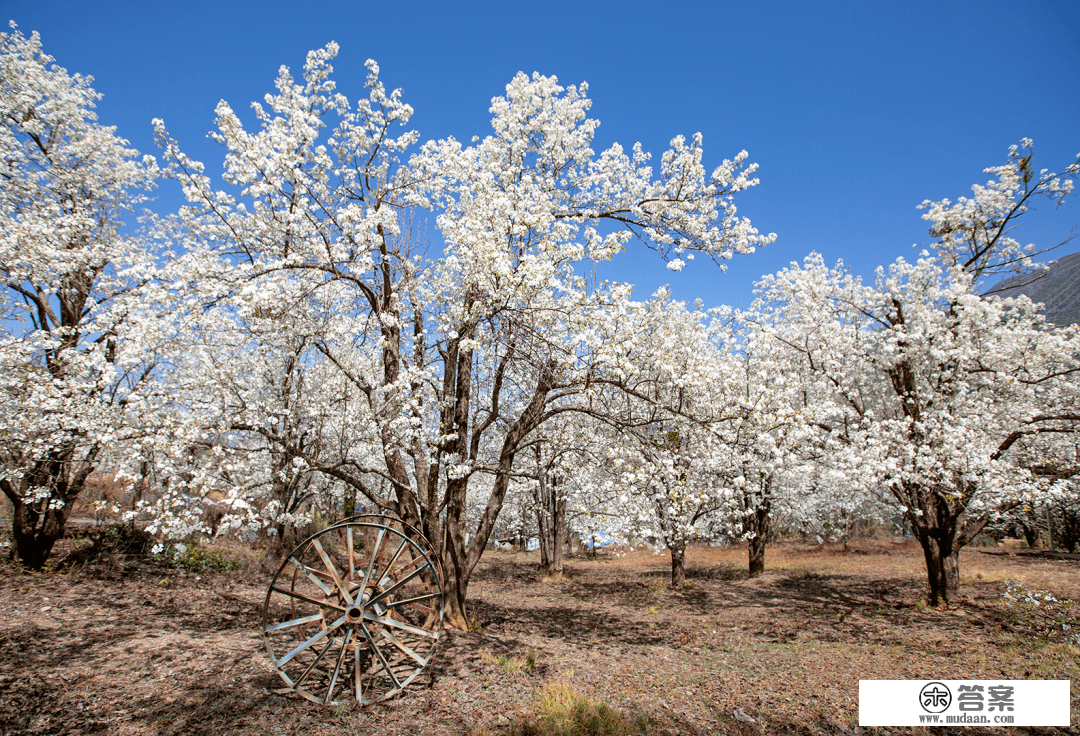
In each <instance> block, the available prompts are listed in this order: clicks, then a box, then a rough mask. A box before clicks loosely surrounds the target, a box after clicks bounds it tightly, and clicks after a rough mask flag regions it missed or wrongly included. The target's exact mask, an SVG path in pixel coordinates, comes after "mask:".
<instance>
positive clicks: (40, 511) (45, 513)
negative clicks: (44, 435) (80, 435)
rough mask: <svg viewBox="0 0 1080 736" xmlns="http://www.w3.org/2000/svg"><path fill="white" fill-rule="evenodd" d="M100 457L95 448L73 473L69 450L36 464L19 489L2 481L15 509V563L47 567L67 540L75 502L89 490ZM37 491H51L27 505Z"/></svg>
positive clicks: (0, 485) (13, 546) (2, 487)
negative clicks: (59, 543)
mask: <svg viewBox="0 0 1080 736" xmlns="http://www.w3.org/2000/svg"><path fill="white" fill-rule="evenodd" d="M97 453H98V449H97V447H91V448H90V449H89V450H88V451H87V453H86V455H85V457H84V458H83V462H82V463H81V465H82V467H81V468H80V469H79V470H78V471H77V472H71V471H70V468H71V465H72V454H73V453H72V452H71V451H70V450H67V451H65V452H64V453H63V454H58V455H56V456H53V457H52V458H50V459H48V460H42V461H40V462H38V463H36V464H35V466H34V467H33V469H32V470H30V471H29V472H28V473H27V474H26V475H25V476H23V478H22V479H21V480H20V481H19V485H18V487H17V488H16V486H15V484H14V483H12V482H11V481H10V480H3V481H0V490H3V492H4V495H5V496H7V497H8V500H9V501H11V506H12V514H11V537H12V541H13V542H14V544H13V545H12V548H11V557H12V559H15V558H16V557H17V558H18V559H19V561H20V562H21V563H22V564H23V565H25V566H26V567H28V568H30V569H31V570H40V569H41V568H42V567H44V566H45V562H46V560H48V559H49V555H50V554H51V553H52V549H53V546H54V545H55V544H56V542H57V541H58V540H59V539H61V538H62V537H63V536H64V530H65V528H66V526H67V521H68V517H69V516H70V515H71V510H72V508H73V507H74V504H75V499H77V498H78V497H79V494H80V493H82V491H83V489H84V488H85V487H86V479H87V478H88V477H89V476H90V471H91V470H92V469H93V467H94V465H93V463H94V460H95V459H96V457H97ZM35 488H48V489H49V493H48V495H47V496H45V497H44V498H39V499H38V500H35V501H33V502H31V503H27V502H26V499H27V498H29V497H31V493H32V491H33V489H35Z"/></svg>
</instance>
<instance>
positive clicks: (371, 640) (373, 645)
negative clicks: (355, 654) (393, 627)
mask: <svg viewBox="0 0 1080 736" xmlns="http://www.w3.org/2000/svg"><path fill="white" fill-rule="evenodd" d="M360 628H361V629H362V630H363V632H364V636H366V637H367V638H368V645H369V646H370V647H371V650H372V651H373V652H375V656H376V657H378V658H379V662H381V663H382V666H383V669H384V670H386V674H388V675H390V679H391V680H393V681H394V687H395V688H398V689H400V688H401V682H399V681H398V679H397V675H395V674H394V671H393V670H392V669H390V664H389V663H388V662H387V661H386V657H384V656H383V653H382V650H381V649H379V645H378V644H376V643H375V637H373V636H372V635H371V632H370V631H369V630H368V627H367V626H364V622H363V621H361V622H360Z"/></svg>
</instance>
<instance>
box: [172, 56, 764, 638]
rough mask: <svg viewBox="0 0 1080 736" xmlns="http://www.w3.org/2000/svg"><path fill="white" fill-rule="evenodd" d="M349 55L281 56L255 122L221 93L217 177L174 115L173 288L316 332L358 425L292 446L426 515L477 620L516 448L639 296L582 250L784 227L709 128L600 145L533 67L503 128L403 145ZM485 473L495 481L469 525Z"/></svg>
mask: <svg viewBox="0 0 1080 736" xmlns="http://www.w3.org/2000/svg"><path fill="white" fill-rule="evenodd" d="M336 51H337V47H336V46H335V45H334V44H331V45H329V46H327V47H326V48H325V49H322V50H319V51H314V52H311V53H310V54H309V55H308V59H307V63H306V65H305V68H304V79H303V81H302V82H301V83H298V82H296V81H295V80H294V79H293V78H292V76H291V75H290V73H289V71H288V70H287V69H286V68H284V67H283V68H282V70H281V72H280V74H279V76H278V79H277V85H276V86H277V92H276V94H273V95H268V96H267V97H266V100H265V103H266V104H265V106H264V105H262V104H256V105H255V106H254V111H255V117H256V119H257V123H258V130H257V131H256V132H249V131H248V130H247V129H246V127H245V125H244V124H243V122H242V121H241V119H240V117H239V116H238V115H237V114H236V113H235V112H234V111H233V110H232V108H231V107H230V106H229V105H228V104H226V103H225V102H222V103H220V104H219V106H218V108H217V126H218V130H217V132H216V133H215V138H216V139H217V140H218V142H219V143H220V144H221V145H222V146H223V148H224V149H225V175H224V176H225V185H224V186H223V187H217V186H215V185H214V184H213V183H212V182H211V179H210V177H209V176H207V175H206V174H205V171H204V168H203V166H202V165H201V164H199V163H197V162H194V161H192V160H190V159H189V158H188V157H186V156H185V155H184V154H183V152H182V151H181V149H180V147H179V146H178V144H177V143H176V142H175V141H172V140H171V139H170V138H169V137H168V133H167V131H166V129H165V127H164V124H163V123H161V122H160V121H159V123H158V131H159V136H160V139H161V141H162V143H163V145H164V147H165V155H166V157H167V159H168V161H169V167H170V168H169V171H170V172H171V175H173V176H175V177H176V178H177V179H179V180H180V182H181V183H182V184H183V187H184V190H185V194H186V196H187V199H188V202H189V204H188V206H187V207H186V208H185V209H184V211H183V212H182V214H181V219H182V222H183V225H184V230H185V242H184V247H183V252H184V253H185V255H184V256H183V258H182V259H181V260H180V261H179V262H178V264H177V268H178V269H180V270H181V271H183V272H184V273H186V274H187V275H188V276H187V278H186V279H184V281H183V284H182V285H177V286H175V288H176V289H178V290H179V291H185V290H187V289H188V288H189V287H191V288H192V291H191V294H192V297H193V298H198V299H201V300H202V302H203V303H204V304H206V305H207V306H208V308H214V309H218V310H219V313H220V315H221V318H222V319H221V323H222V324H228V320H229V318H230V316H231V315H232V314H233V313H236V312H238V311H239V310H242V309H245V308H246V307H245V306H244V305H245V304H249V303H251V302H257V303H259V304H261V305H262V306H263V307H264V308H265V309H266V310H269V311H272V312H273V313H274V314H276V315H277V319H278V320H279V325H280V330H281V331H289V332H291V333H294V334H297V335H300V334H302V335H308V336H310V338H311V340H312V343H311V344H312V345H313V346H314V347H315V349H316V350H317V351H318V355H319V360H321V361H325V362H326V364H327V365H329V366H332V367H333V369H334V370H335V371H336V372H337V374H338V375H339V376H340V379H341V380H342V381H345V382H347V383H348V384H349V385H350V386H351V387H352V389H353V391H354V393H355V396H356V397H357V400H356V401H353V402H351V403H350V404H349V405H348V406H347V407H344V406H343V407H341V413H340V415H339V418H338V419H339V424H338V426H339V427H343V426H346V425H343V424H341V422H348V425H347V426H348V431H349V432H353V433H354V434H353V435H352V436H350V438H349V441H347V442H337V443H336V444H333V445H331V444H330V443H321V444H320V446H321V448H322V451H321V452H320V454H319V455H318V456H317V457H316V456H314V455H311V454H309V453H305V452H301V453H299V454H300V455H302V456H303V459H304V461H305V462H306V463H307V465H308V467H309V468H311V469H312V471H314V472H319V473H322V474H326V475H329V476H331V477H333V478H335V479H337V480H338V481H340V482H342V483H344V484H347V485H349V486H351V487H353V488H355V489H356V490H357V491H358V493H360V494H361V495H362V496H363V497H365V498H366V499H368V501H369V502H371V503H373V504H374V505H376V506H378V507H381V508H385V509H390V510H393V511H395V512H396V513H398V514H399V515H400V516H401V517H402V518H403V519H404V520H406V521H408V522H410V523H412V524H414V525H416V526H417V527H419V528H422V529H423V531H424V533H425V534H426V535H427V536H428V538H429V539H430V540H431V542H432V545H433V547H434V549H436V550H438V551H440V553H441V554H442V556H443V559H442V563H443V569H444V571H445V576H446V581H445V582H446V586H445V587H446V591H447V595H446V601H447V616H448V621H449V623H450V625H452V626H458V627H464V626H465V625H466V618H465V593H466V589H467V586H468V582H469V579H470V576H471V573H472V570H473V569H474V568H475V566H476V564H477V562H478V561H479V558H480V555H481V554H482V551H483V548H484V545H485V544H486V542H487V539H488V537H489V535H490V534H491V531H492V528H493V525H494V523H495V520H496V518H497V517H498V514H499V512H500V509H501V507H502V504H503V500H504V498H505V495H506V493H507V490H508V488H509V484H510V481H511V478H512V477H513V475H514V473H515V467H517V465H518V463H519V458H518V455H519V453H520V452H521V450H522V448H523V447H524V446H525V445H526V444H527V443H528V442H529V438H530V436H531V435H532V433H534V432H535V431H536V430H537V428H539V427H540V426H541V425H542V424H544V422H546V421H549V420H550V419H551V418H553V417H555V416H558V415H559V414H562V413H565V412H567V411H571V410H573V404H574V402H576V401H580V400H583V399H582V397H584V396H586V395H587V391H588V389H587V384H588V383H589V381H590V377H591V376H594V375H597V374H598V373H600V372H602V371H604V370H606V369H607V366H608V365H609V363H610V361H609V357H610V356H609V353H611V352H612V351H614V350H617V347H618V346H617V341H616V340H602V339H600V338H599V337H598V335H599V334H600V332H598V331H597V330H596V322H597V320H598V319H603V315H605V314H607V315H610V314H613V313H617V312H618V311H620V310H623V309H625V308H626V304H627V302H628V298H627V294H628V290H627V289H625V288H623V287H618V286H607V285H590V284H589V283H587V282H586V280H585V279H583V278H582V277H581V276H580V275H579V274H578V273H577V272H576V271H575V267H576V265H577V264H579V263H581V262H583V261H585V262H586V263H588V262H590V261H591V260H597V259H607V258H611V257H614V256H616V255H617V254H618V253H619V251H620V250H621V249H622V247H623V245H624V244H625V243H626V242H627V240H628V239H629V238H631V237H634V236H637V237H640V238H642V239H643V240H644V241H645V242H646V243H648V244H649V245H651V246H652V247H653V248H654V249H656V250H657V251H659V252H660V253H661V254H662V255H663V256H664V257H665V258H667V259H668V261H669V266H670V267H672V268H680V267H682V266H683V265H685V262H686V260H689V258H690V257H692V255H693V254H694V253H702V254H705V255H707V256H710V257H712V258H715V259H718V260H723V259H726V258H729V257H731V255H732V254H734V253H744V252H750V251H752V250H753V249H754V247H755V246H757V245H760V244H763V243H766V242H768V241H769V239H770V236H763V235H760V234H758V233H757V231H756V230H754V228H753V227H752V226H751V225H750V223H749V222H748V221H747V220H746V219H745V218H740V217H738V216H737V214H736V209H735V206H734V204H733V202H732V195H734V194H735V193H737V192H738V191H740V190H742V189H745V188H746V187H749V186H752V185H753V184H755V183H756V179H754V178H753V177H752V172H753V170H754V167H753V166H749V165H746V163H745V159H746V154H745V152H744V153H740V154H739V155H738V156H737V157H736V158H735V159H734V160H731V161H725V162H723V163H722V164H721V165H720V166H719V167H717V168H716V169H714V170H713V171H712V172H711V173H710V172H708V171H706V169H705V168H704V166H703V163H702V160H703V148H702V141H701V138H700V136H695V137H694V138H692V139H691V140H689V141H688V140H686V139H685V138H683V137H681V136H679V137H676V138H675V139H673V141H672V146H671V148H670V150H668V151H667V152H665V153H664V154H663V156H662V157H661V160H660V166H659V170H658V171H657V172H655V173H654V171H653V169H652V167H651V166H650V165H649V156H648V154H646V153H644V152H643V151H642V150H641V149H640V147H639V146H635V147H634V148H633V150H632V152H631V153H630V154H629V155H628V154H627V153H626V152H624V150H623V149H622V148H621V147H620V146H618V145H615V146H612V147H611V148H609V149H607V150H606V151H603V152H601V153H599V154H597V153H596V152H594V151H593V149H592V148H591V147H590V146H591V142H592V138H593V134H594V132H595V129H596V126H597V125H598V123H597V121H595V120H591V119H589V118H588V117H587V111H588V109H589V107H590V102H589V100H588V98H587V97H586V96H585V92H586V88H585V86H584V85H582V86H581V87H580V88H575V87H573V86H571V87H568V88H563V87H561V86H560V85H559V84H558V83H557V81H556V80H555V79H554V78H550V77H543V76H540V75H538V74H536V75H533V76H532V77H528V76H526V75H524V74H519V75H517V76H516V77H514V79H513V80H512V81H511V82H510V83H509V84H508V85H507V87H506V94H505V96H503V97H497V98H495V99H494V100H493V101H492V107H491V112H492V114H493V120H492V126H493V133H492V134H491V135H489V136H487V137H485V138H483V139H479V138H475V139H473V141H472V143H471V144H470V145H463V144H462V143H460V142H458V141H455V140H452V139H449V140H442V141H433V142H429V143H427V144H424V145H423V146H421V147H420V148H419V150H418V151H416V152H415V153H414V154H413V155H412V156H411V157H410V158H408V160H406V155H407V152H408V151H410V150H411V149H412V147H413V145H414V144H415V143H416V142H417V135H416V133H415V132H413V131H409V130H401V128H402V126H405V125H406V124H407V123H408V120H409V117H410V116H411V113H412V109H411V108H410V107H409V106H408V105H407V104H405V102H404V101H403V100H402V97H401V94H400V92H399V91H394V92H387V91H386V89H385V87H384V86H383V84H382V82H381V81H379V76H378V67H377V66H376V65H375V64H374V62H368V68H369V77H368V84H367V88H368V94H367V97H366V98H363V99H361V100H360V101H359V102H358V103H357V104H356V105H355V106H353V105H351V104H350V103H349V102H348V100H347V99H346V98H345V97H344V96H343V95H341V94H339V93H338V92H336V90H335V86H334V83H333V81H332V79H331V72H332V68H331V64H330V62H331V60H332V59H333V57H334V55H335V54H336ZM324 136H325V137H324ZM409 208H421V209H426V210H428V211H430V212H432V213H433V214H434V215H435V216H436V220H435V222H436V224H437V227H438V230H439V232H440V233H441V237H442V242H441V243H439V244H438V246H437V247H436V248H434V249H433V250H434V251H437V252H425V250H424V248H423V245H422V243H420V242H419V241H418V240H417V238H416V237H414V234H413V233H412V232H411V231H410V228H409V227H408V225H407V222H408V220H407V218H406V217H404V213H405V212H406V211H407V210H408V209H409ZM196 286H197V288H195V287H196ZM178 298H179V297H178ZM327 426H329V425H327ZM263 436H264V437H269V435H268V434H266V433H263ZM328 448H332V451H329V450H328ZM481 475H482V476H485V480H490V485H489V484H488V483H483V484H480V485H483V486H484V487H485V488H489V489H490V490H488V491H487V493H486V496H487V500H486V502H485V504H484V511H483V513H482V515H481V516H480V520H479V522H478V524H477V525H476V526H475V527H471V528H469V529H466V527H465V518H466V517H465V509H466V500H467V493H468V490H469V487H470V481H472V480H473V479H474V478H477V477H478V476H481ZM466 533H470V534H471V536H472V538H473V540H474V541H473V543H472V545H471V546H468V547H467V546H466V544H465V540H466Z"/></svg>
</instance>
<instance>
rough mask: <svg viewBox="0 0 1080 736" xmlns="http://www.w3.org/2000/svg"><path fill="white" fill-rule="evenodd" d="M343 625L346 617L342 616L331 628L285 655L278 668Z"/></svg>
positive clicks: (328, 627) (279, 661)
mask: <svg viewBox="0 0 1080 736" xmlns="http://www.w3.org/2000/svg"><path fill="white" fill-rule="evenodd" d="M343 623H345V617H344V616H342V617H341V618H339V619H338V620H337V621H335V622H334V623H332V624H330V625H329V626H327V627H326V628H325V629H323V630H322V631H320V632H319V633H318V634H315V636H313V637H311V638H310V639H308V640H307V641H305V642H304V643H303V644H301V645H300V646H298V647H297V648H296V649H294V650H292V651H291V652H289V653H288V654H286V655H285V656H284V657H282V658H281V659H279V660H278V663H277V664H278V667H280V666H281V665H283V664H285V663H286V662H288V661H289V660H290V659H292V658H293V657H295V656H296V655H297V654H299V653H300V652H302V651H304V650H305V649H307V648H308V647H310V646H311V645H312V644H314V643H315V642H317V641H318V640H319V639H322V638H323V637H324V636H326V635H327V634H329V633H330V632H331V631H333V630H334V629H336V628H337V627H339V626H341V625H342V624H343Z"/></svg>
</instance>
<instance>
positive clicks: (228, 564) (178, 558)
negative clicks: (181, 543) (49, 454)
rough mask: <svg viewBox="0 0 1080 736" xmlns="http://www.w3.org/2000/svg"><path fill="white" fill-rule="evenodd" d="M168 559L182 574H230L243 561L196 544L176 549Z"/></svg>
mask: <svg viewBox="0 0 1080 736" xmlns="http://www.w3.org/2000/svg"><path fill="white" fill-rule="evenodd" d="M168 559H169V562H170V564H171V565H172V566H173V567H175V568H177V569H180V570H183V571H184V572H206V571H207V570H214V571H216V572H232V571H234V570H239V569H241V568H242V567H243V566H244V560H243V559H242V558H241V557H240V556H239V555H235V554H229V553H227V552H225V551H223V550H220V549H211V548H207V547H202V546H200V545H198V544H190V545H186V546H185V547H183V549H182V550H180V549H177V550H176V551H175V552H174V554H172V555H170V556H169V557H168Z"/></svg>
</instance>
